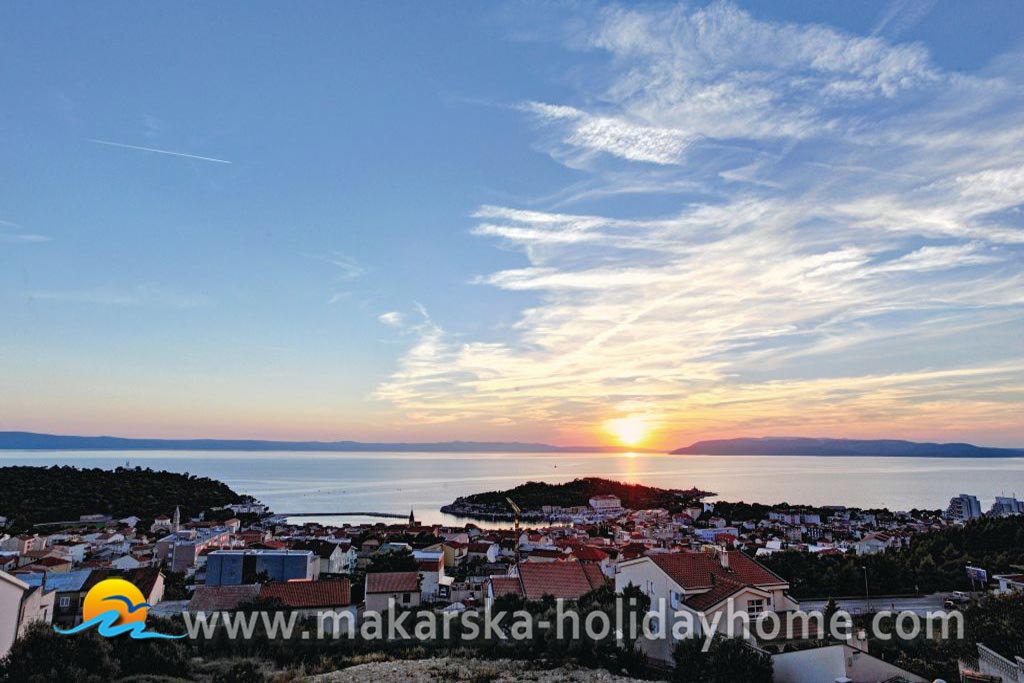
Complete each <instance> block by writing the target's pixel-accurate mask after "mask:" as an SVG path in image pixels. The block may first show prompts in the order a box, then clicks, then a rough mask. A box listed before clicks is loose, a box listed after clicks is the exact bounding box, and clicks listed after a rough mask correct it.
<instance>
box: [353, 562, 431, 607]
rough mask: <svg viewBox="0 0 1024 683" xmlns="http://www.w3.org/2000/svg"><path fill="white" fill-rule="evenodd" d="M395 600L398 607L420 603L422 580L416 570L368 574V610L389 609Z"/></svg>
mask: <svg viewBox="0 0 1024 683" xmlns="http://www.w3.org/2000/svg"><path fill="white" fill-rule="evenodd" d="M392 600H393V601H394V603H395V606H396V608H398V607H416V606H418V605H419V604H420V580H419V575H418V574H417V573H416V572H378V573H374V574H367V575H366V599H365V603H366V611H367V612H380V613H384V612H387V611H388V604H389V603H390V602H391V601H392Z"/></svg>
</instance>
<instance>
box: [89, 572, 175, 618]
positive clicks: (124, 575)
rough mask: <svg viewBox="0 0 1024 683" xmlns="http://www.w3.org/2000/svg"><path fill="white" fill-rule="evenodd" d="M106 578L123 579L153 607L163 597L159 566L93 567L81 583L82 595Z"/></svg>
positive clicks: (161, 573) (162, 579) (162, 578)
mask: <svg viewBox="0 0 1024 683" xmlns="http://www.w3.org/2000/svg"><path fill="white" fill-rule="evenodd" d="M106 579H124V580H125V581H127V582H128V583H130V584H132V585H133V586H135V587H136V588H138V589H139V592H140V593H142V597H143V598H144V599H145V601H146V603H148V604H149V605H152V606H154V607H155V606H156V605H159V604H160V602H161V601H162V600H163V599H164V575H163V572H161V571H160V568H159V567H143V568H139V569H131V570H128V571H121V570H117V569H113V568H110V569H94V570H92V572H91V573H90V574H89V578H88V579H86V581H85V583H84V584H82V588H81V592H82V595H83V596H84V595H85V594H86V593H88V592H89V590H90V589H91V588H92V587H93V586H95V585H96V584H98V583H99V582H100V581H104V580H106ZM79 617H81V611H79Z"/></svg>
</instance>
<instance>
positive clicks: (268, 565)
mask: <svg viewBox="0 0 1024 683" xmlns="http://www.w3.org/2000/svg"><path fill="white" fill-rule="evenodd" d="M261 574H265V575H266V576H267V577H269V579H270V580H271V581H292V580H296V579H298V580H304V581H310V580H312V579H315V578H316V577H317V576H319V574H320V558H319V557H318V556H316V555H314V554H313V552H312V551H310V550H263V549H252V548H247V549H245V550H215V551H213V552H211V553H210V554H209V555H208V556H207V558H206V584H207V585H209V586H221V585H227V586H232V585H237V584H242V583H256V580H257V577H258V576H259V575H261Z"/></svg>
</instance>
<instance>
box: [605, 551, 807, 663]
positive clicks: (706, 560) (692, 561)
mask: <svg viewBox="0 0 1024 683" xmlns="http://www.w3.org/2000/svg"><path fill="white" fill-rule="evenodd" d="M630 585H633V586H636V587H637V588H639V589H640V590H641V591H643V593H644V594H645V595H647V597H649V598H650V599H651V610H652V611H653V612H656V613H657V612H661V611H662V610H664V612H665V613H666V617H667V618H668V619H669V621H670V622H671V623H666V624H665V625H664V627H665V629H666V633H667V634H671V635H669V637H666V638H663V639H660V640H657V641H644V642H643V644H642V647H644V649H645V651H646V652H647V654H648V656H650V657H651V658H652V659H657V660H662V661H671V659H672V649H673V648H674V646H675V644H676V643H677V642H678V641H677V639H676V638H675V634H674V633H673V631H674V629H673V624H675V623H676V621H679V620H682V619H684V618H685V616H684V614H683V613H684V612H689V613H691V617H692V620H693V621H694V622H696V624H699V620H698V619H697V615H699V614H701V613H703V614H704V615H705V618H706V619H707V621H708V622H709V623H713V621H714V619H715V616H714V615H715V614H716V613H718V612H722V613H723V616H722V617H721V623H722V624H726V623H728V622H729V621H730V619H729V616H730V615H733V614H737V613H746V614H747V616H748V617H753V618H756V617H757V615H759V614H762V613H764V612H769V611H770V612H786V611H792V610H796V609H798V607H799V604H798V603H797V602H796V601H795V600H793V599H792V598H790V597H789V595H788V594H787V591H788V590H789V583H788V582H787V581H786V580H785V579H783V578H782V577H780V576H778V575H777V574H775V573H773V572H772V571H770V570H769V569H768V568H767V567H764V566H763V565H761V564H759V563H757V562H755V561H754V560H752V559H750V558H749V557H747V556H746V555H744V554H743V553H742V552H740V551H729V552H716V553H710V552H689V551H684V552H679V553H659V554H656V555H645V556H643V557H638V558H636V559H634V560H628V561H626V562H621V563H620V564H619V567H618V572H617V573H616V575H615V592H616V593H621V592H622V591H623V590H625V589H626V587H627V586H630ZM696 630H697V631H698V632H699V626H698V627H697V628H696Z"/></svg>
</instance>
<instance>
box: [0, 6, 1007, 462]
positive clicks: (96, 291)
mask: <svg viewBox="0 0 1024 683" xmlns="http://www.w3.org/2000/svg"><path fill="white" fill-rule="evenodd" d="M1022 29H1024V12H1022V11H1021V10H1020V8H1019V6H1017V5H1015V4H1014V3H1009V2H1004V3H998V2H994V3H987V4H986V5H985V12H976V11H973V9H972V7H970V6H967V5H963V4H961V3H952V2H950V3H941V2H928V1H927V0H925V1H914V0H904V1H902V2H898V1H897V2H879V3H848V4H842V3H812V2H784V3H771V4H764V3H758V4H755V5H750V6H747V5H744V4H733V3H712V4H709V5H705V4H696V3H695V4H645V5H591V4H580V5H577V4H554V3H527V4H493V5H485V4H480V5H452V6H449V5H444V4H414V3H404V4H399V3H396V4H391V5H382V6H371V5H359V4H355V3H345V4H338V3H323V4H313V3H311V4H304V5H298V6H297V5H288V6H284V5H273V4H270V3H247V4H241V3H239V4H233V3H222V4H219V5H217V6H211V7H203V8H200V7H198V6H196V7H192V8H189V9H188V10H183V9H182V8H181V7H173V8H172V7H167V8H160V7H156V6H152V5H150V6H133V5H128V4H124V5H113V4H111V5H105V6H103V7H94V6H93V7H88V8H86V7H84V6H79V5H74V4H71V3H68V4H64V5H49V6H47V7H45V8H44V7H41V6H32V5H27V4H9V5H6V6H4V7H3V8H0V88H2V92H3V93H4V102H5V106H4V107H3V108H2V110H0V158H2V159H3V162H4V163H3V164H0V221H2V223H0V320H2V321H3V323H2V324H0V407H2V410H0V428H9V429H32V430H38V431H55V432H74V433H93V434H95V433H117V434H125V435H147V436H222V437H230V436H238V437H242V436H255V437H267V438H359V439H368V440H370V439H372V440H390V439H425V440H434V439H448V438H465V439H470V438H476V439H520V440H534V439H538V440H546V441H553V442H559V443H594V442H598V441H604V440H607V439H608V438H610V437H611V436H614V435H613V434H612V435H609V434H608V429H607V428H608V427H609V425H610V424H611V425H612V426H614V424H615V422H614V421H616V420H619V421H621V420H626V421H631V423H632V424H634V425H636V424H642V425H643V428H644V431H645V432H647V433H648V434H649V437H648V440H649V443H651V444H664V445H674V444H675V443H677V442H685V441H688V440H692V439H695V438H704V437H715V436H733V435H741V434H743V435H748V434H749V435H759V434H808V435H823V434H824V435H847V436H895V437H907V438H919V439H937V440H955V439H964V440H972V441H976V442H981V443H992V444H1020V443H1022V442H1024V424H1022V419H1021V413H1022V410H1021V408H1022V397H1024V386H1022V385H1024V354H1022V351H1024V348H1022V342H1021V340H1022V332H1024V325H1022V318H1021V304H1022V302H1024V279H1022V268H1021V262H1022V259H1021V245H1022V243H1024V230H1022V224H1024V221H1022V217H1021V203H1022V201H1024V124H1022V123H1021V122H1022V121H1024V115H1022V114H1024V106H1022V105H1024V100H1022V93H1024V90H1022V88H1024V68H1022V67H1021V66H1020V64H1021V63H1022V60H1021V58H1020V57H1021V51H1022V49H1024V45H1022V42H1021V39H1022V37H1024V30H1022ZM611 431H612V432H614V431H615V430H614V429H612V430H611Z"/></svg>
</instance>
